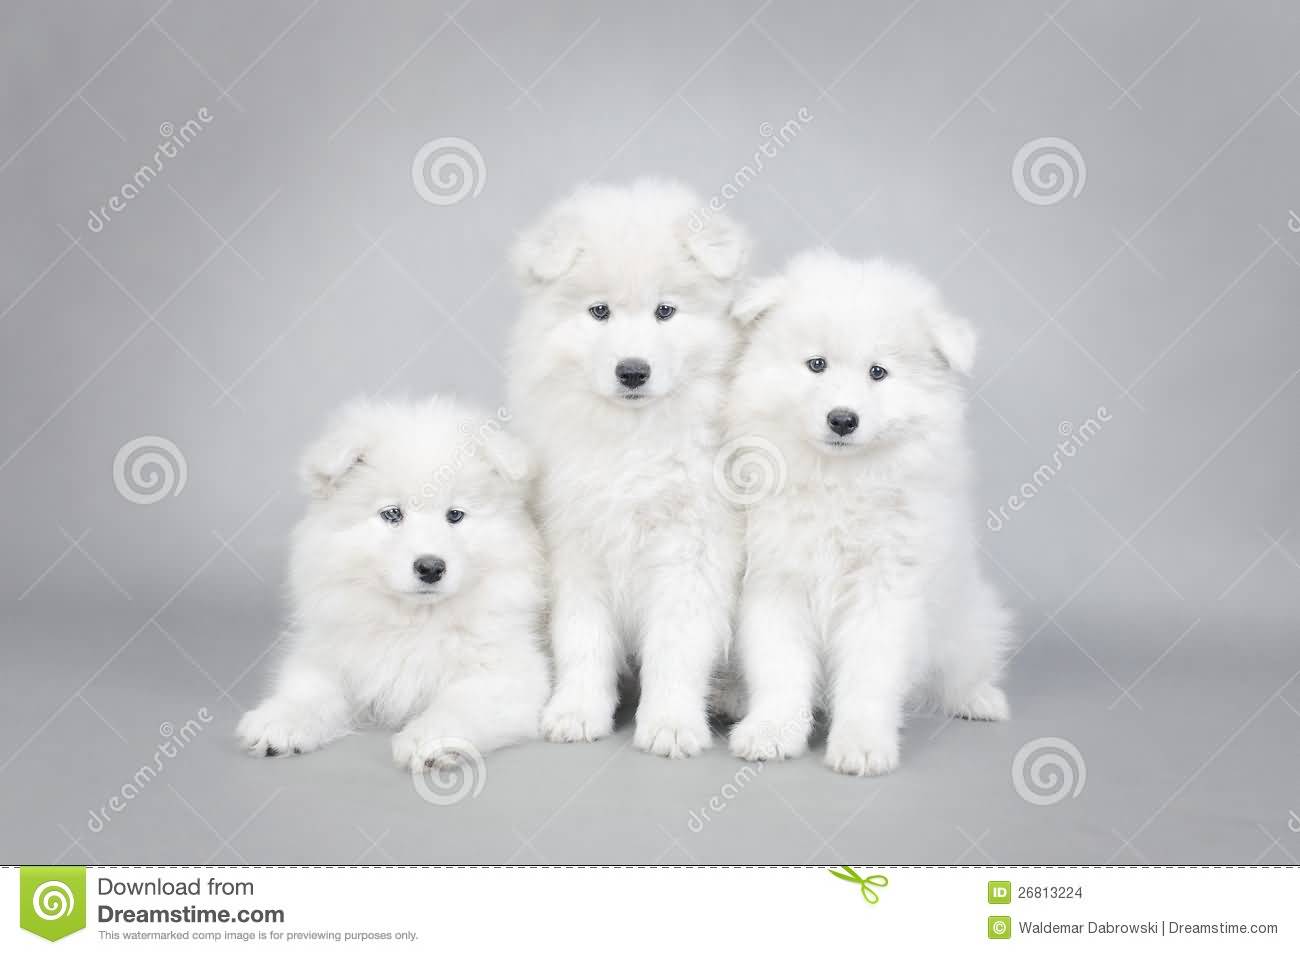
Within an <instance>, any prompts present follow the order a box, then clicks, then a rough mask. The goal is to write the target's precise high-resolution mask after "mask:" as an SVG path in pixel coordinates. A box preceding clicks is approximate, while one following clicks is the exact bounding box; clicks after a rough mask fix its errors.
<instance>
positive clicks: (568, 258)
mask: <svg viewBox="0 0 1300 955" xmlns="http://www.w3.org/2000/svg"><path fill="white" fill-rule="evenodd" d="M581 252H582V240H581V236H580V235H579V229H578V224H577V222H575V221H574V220H573V219H571V218H570V217H568V216H565V215H563V214H560V213H554V212H552V213H549V214H548V215H547V216H546V217H545V218H544V219H543V220H542V221H541V222H539V223H537V224H536V225H535V226H533V227H532V228H530V229H528V230H526V231H525V232H523V233H522V234H521V235H520V236H519V238H518V240H517V241H516V242H515V246H514V249H513V250H512V251H511V254H510V259H511V262H512V263H513V264H514V267H515V273H516V274H517V275H518V276H519V279H520V281H522V282H524V283H525V284H530V285H531V284H534V283H538V284H542V285H545V284H547V283H549V282H554V281H555V280H556V279H558V278H559V277H560V276H562V275H564V274H565V273H566V272H568V271H569V269H571V268H573V263H574V262H576V261H577V260H578V255H579V254H580V253H581Z"/></svg>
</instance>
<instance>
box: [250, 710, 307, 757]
mask: <svg viewBox="0 0 1300 955" xmlns="http://www.w3.org/2000/svg"><path fill="white" fill-rule="evenodd" d="M235 738H236V739H238V740H239V745H240V746H241V747H242V748H243V749H244V750H245V751H246V752H247V753H248V754H249V755H250V756H287V755H289V754H293V755H295V756H298V755H301V754H302V753H310V752H311V751H312V750H314V749H319V748H320V747H321V746H322V745H324V743H325V734H324V733H323V732H322V729H321V726H320V724H319V723H318V722H317V721H314V720H312V719H311V718H310V717H309V716H307V715H306V714H302V713H297V712H295V711H293V710H290V709H282V708H280V707H266V706H259V707H258V708H257V709H255V710H250V711H249V712H247V713H245V714H244V716H243V718H242V719H241V720H240V721H239V725H238V726H237V727H236V728H235Z"/></svg>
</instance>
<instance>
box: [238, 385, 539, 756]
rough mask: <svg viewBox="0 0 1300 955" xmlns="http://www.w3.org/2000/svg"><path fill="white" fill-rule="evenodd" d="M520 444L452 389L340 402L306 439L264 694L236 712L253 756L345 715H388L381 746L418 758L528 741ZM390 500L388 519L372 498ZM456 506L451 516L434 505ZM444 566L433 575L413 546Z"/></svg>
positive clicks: (533, 614)
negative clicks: (428, 578)
mask: <svg viewBox="0 0 1300 955" xmlns="http://www.w3.org/2000/svg"><path fill="white" fill-rule="evenodd" d="M527 470H528V458H527V452H526V451H525V450H524V447H523V445H522V444H520V443H519V442H518V441H517V440H515V439H514V438H511V437H510V436H509V435H507V434H506V433H505V432H504V431H503V430H501V425H500V422H499V421H497V420H496V419H495V418H494V417H492V416H489V415H488V414H486V413H484V412H480V411H477V410H475V409H472V408H469V407H466V406H464V405H461V404H459V403H457V402H454V401H451V400H448V399H444V398H434V399H432V400H429V401H425V402H421V403H419V404H409V405H407V404H401V405H399V404H376V403H371V402H367V401H362V402H358V403H357V404H354V405H352V406H350V407H349V408H347V409H345V410H344V411H343V412H342V413H341V414H339V415H338V417H337V419H336V420H335V421H334V423H333V425H332V426H331V428H330V429H329V431H328V433H327V434H326V435H325V436H324V437H323V438H321V439H320V440H319V441H318V442H317V443H316V444H315V445H314V446H313V447H312V448H310V449H309V450H308V452H307V454H306V457H305V459H304V461H303V477H304V481H305V483H306V485H307V489H308V491H309V493H310V495H311V504H310V506H309V509H308V512H307V515H306V516H305V517H304V518H303V520H302V521H301V523H300V524H299V525H298V527H297V528H296V530H295V531H294V535H293V545H292V554H291V558H290V586H291V591H292V600H293V619H292V624H291V627H290V629H289V632H288V633H287V635H286V636H287V638H288V640H289V650H288V653H287V654H286V655H285V657H284V660H283V662H282V665H281V667H280V670H279V674H278V676H277V678H276V680H275V684H274V689H273V691H272V693H271V696H270V698H269V699H268V700H267V701H266V702H264V703H262V705H261V706H259V707H257V708H256V709H255V710H253V711H252V712H250V713H248V714H246V715H245V716H244V718H243V719H242V720H241V721H240V724H239V727H238V731H237V732H238V736H239V739H240V741H241V742H242V744H243V745H244V747H245V748H246V749H248V750H249V751H250V752H251V753H253V754H254V755H267V756H273V755H280V754H290V753H306V752H309V751H311V750H313V749H316V748H318V747H320V746H322V745H324V744H325V743H327V742H329V741H330V740H332V739H334V738H336V737H338V736H341V735H343V734H344V733H346V732H348V731H349V729H350V728H351V727H352V726H353V725H354V724H355V723H357V722H358V721H361V720H365V721H373V722H377V723H379V724H381V725H385V726H390V727H395V728H396V727H400V728H401V731H400V732H399V733H397V735H396V736H394V737H393V758H394V760H395V761H396V762H397V764H398V765H399V766H401V767H403V768H409V769H410V770H412V771H413V772H418V771H421V770H423V769H424V768H425V766H426V765H442V764H443V763H444V761H452V760H454V759H456V758H457V756H458V754H459V749H458V747H459V746H461V745H463V744H460V743H456V744H449V743H448V741H450V740H458V741H459V740H467V741H468V742H469V743H470V745H471V746H473V747H474V748H475V749H477V750H478V751H479V752H480V753H486V752H488V751H489V750H492V749H495V748H497V747H500V746H505V745H508V744H510V743H514V742H518V741H521V740H525V739H532V738H536V737H537V735H538V716H539V713H540V711H541V707H542V705H543V703H544V702H545V700H546V696H547V694H548V692H549V689H550V679H549V672H548V668H547V662H546V659H545V657H544V655H543V653H542V651H541V649H540V648H539V646H538V628H539V625H540V614H541V612H542V608H543V599H544V593H545V584H544V579H543V577H544V563H543V556H542V550H541V543H540V539H539V537H538V535H537V532H536V529H535V527H534V526H533V523H532V521H531V519H530V517H529V515H528V513H527V508H526V502H525V485H524V482H523V481H522V480H521V479H522V478H525V477H526V476H527ZM390 505H396V506H398V507H400V508H402V510H403V513H404V517H403V519H402V521H401V523H400V524H397V525H392V524H389V523H386V522H385V521H384V520H383V519H382V518H381V517H380V516H379V511H380V510H381V509H383V508H386V507H388V506H390ZM452 508H456V509H459V510H462V511H464V512H465V517H464V519H463V520H462V521H461V522H460V523H458V524H455V525H453V524H450V523H449V522H448V520H447V518H446V514H447V511H448V510H449V509H452ZM426 554H432V555H436V556H439V557H441V558H442V559H443V560H444V561H445V562H446V575H445V576H444V577H443V578H442V579H441V580H439V581H437V582H436V583H434V584H425V583H422V582H421V580H420V579H419V578H418V577H417V576H416V574H415V572H414V569H413V563H414V560H415V558H416V557H417V556H420V555H426Z"/></svg>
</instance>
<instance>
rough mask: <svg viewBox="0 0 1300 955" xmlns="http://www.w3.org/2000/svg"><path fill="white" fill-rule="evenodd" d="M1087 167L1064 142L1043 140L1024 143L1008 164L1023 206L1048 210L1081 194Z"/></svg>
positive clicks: (1071, 147) (1053, 137)
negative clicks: (1026, 204)
mask: <svg viewBox="0 0 1300 955" xmlns="http://www.w3.org/2000/svg"><path fill="white" fill-rule="evenodd" d="M1087 178H1088V167H1087V164H1085V163H1084V161H1083V154H1082V153H1080V152H1079V148H1078V147H1077V146H1075V145H1074V143H1072V142H1070V141H1069V140H1068V139H1058V138H1057V137H1055V136H1045V137H1043V138H1042V139H1035V140H1032V141H1031V142H1027V143H1025V144H1024V145H1023V146H1021V147H1020V151H1019V152H1018V153H1016V158H1015V159H1013V160H1012V161H1011V184H1012V185H1013V186H1015V188H1016V193H1017V194H1018V195H1019V196H1020V198H1021V199H1024V200H1025V202H1031V203H1033V204H1034V205H1036V206H1052V205H1056V203H1058V202H1060V201H1061V200H1063V199H1067V198H1074V197H1075V196H1078V195H1079V193H1081V192H1083V184H1084V182H1086V181H1087Z"/></svg>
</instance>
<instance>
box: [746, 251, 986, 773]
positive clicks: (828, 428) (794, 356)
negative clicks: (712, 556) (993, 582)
mask: <svg viewBox="0 0 1300 955" xmlns="http://www.w3.org/2000/svg"><path fill="white" fill-rule="evenodd" d="M737 317H738V318H740V319H741V320H742V321H744V322H747V323H748V322H752V323H753V324H752V326H751V332H750V340H749V342H748V345H747V347H746V350H745V352H744V354H743V357H742V358H741V360H740V362H739V364H738V367H737V374H736V377H735V381H734V384H733V388H732V391H731V395H730V401H729V426H730V428H731V432H732V435H733V439H734V440H735V441H736V442H737V447H738V448H739V450H738V451H737V452H736V453H737V454H738V455H742V456H743V455H744V454H745V453H746V452H747V451H748V452H749V453H754V454H764V453H765V454H768V455H769V456H771V457H772V458H773V460H771V461H768V462H767V464H768V466H769V469H768V472H767V473H769V474H770V475H772V476H773V478H774V480H773V481H772V486H771V487H770V488H769V490H770V491H771V493H770V494H769V495H768V496H766V497H761V495H759V497H760V498H761V499H760V500H758V501H757V502H756V503H754V504H753V505H752V507H751V508H750V509H749V512H748V529H747V534H746V552H747V557H748V566H747V569H746V573H745V581H744V586H743V590H742V595H741V605H740V617H739V626H738V635H737V641H738V653H739V656H740V661H741V666H742V669H743V672H744V675H745V681H746V684H747V687H748V692H749V698H750V699H749V711H748V715H747V716H746V717H745V719H744V720H742V721H741V722H740V723H739V724H737V725H736V727H735V728H734V730H733V732H732V735H731V749H732V751H733V752H734V753H735V754H736V755H738V756H742V757H744V758H746V759H780V758H783V757H792V756H798V755H800V754H801V753H803V752H804V750H805V749H806V747H807V741H808V734H809V731H810V729H811V721H812V717H811V713H810V706H811V705H812V704H813V703H814V702H815V701H818V695H819V693H818V691H819V689H821V690H824V703H825V705H826V707H827V709H828V711H829V716H830V736H829V738H828V740H827V747H826V762H827V764H828V765H829V766H830V767H831V768H832V769H835V770H837V771H839V772H842V773H851V774H857V775H866V774H875V773H884V772H888V771H889V770H891V769H893V768H895V767H896V766H897V765H898V750H899V731H900V728H901V725H902V720H903V708H904V700H905V697H906V696H907V695H908V693H909V691H911V690H912V689H913V688H914V687H916V686H918V685H923V684H928V686H929V687H930V688H931V689H932V690H933V694H934V697H935V699H936V701H937V702H938V704H939V706H940V707H942V709H943V710H944V711H945V712H947V713H949V714H951V715H953V716H961V717H966V718H969V719H989V720H1001V719H1006V718H1007V716H1008V707H1007V700H1006V697H1005V695H1004V694H1003V692H1002V691H1001V690H1000V689H998V687H997V686H996V685H995V681H996V680H997V678H998V674H999V669H1000V665H1001V659H1002V647H1003V644H1004V642H1005V640H1006V634H1007V625H1008V616H1007V614H1006V612H1005V611H1004V609H1003V607H1002V605H1001V602H1000V601H999V599H998V596H997V595H996V594H995V592H994V591H993V589H992V588H991V587H990V586H989V584H988V583H986V582H985V579H984V578H983V576H982V575H981V572H980V570H979V567H978V561H977V559H976V544H975V540H974V537H973V536H972V533H971V530H972V524H971V516H970V513H969V506H968V501H967V498H968V492H969V488H968V482H969V475H970V464H969V460H968V455H967V449H966V444H965V439H964V424H963V419H964V406H965V397H964V392H963V388H962V380H961V379H962V377H963V376H965V375H967V374H969V372H970V370H971V364H972V362H973V360H974V356H975V333H974V331H973V329H972V328H971V326H970V325H969V324H968V323H967V322H966V321H965V320H963V319H961V318H958V317H956V316H954V315H952V314H951V313H949V312H948V310H947V309H946V308H945V307H944V306H943V304H942V303H941V301H940V299H939V295H938V293H937V291H936V290H935V289H934V287H933V286H931V285H930V284H929V283H928V282H926V281H925V280H924V279H922V278H921V277H919V276H917V275H915V274H914V273H912V272H910V271H907V270H905V269H902V268H899V267H897V266H894V265H890V264H888V263H884V262H879V261H873V262H866V263H860V262H850V261H847V260H845V259H843V258H840V257H839V256H837V255H835V254H833V253H830V252H820V251H819V252H811V253H806V254H804V255H801V256H799V257H798V258H796V259H795V260H794V261H793V262H792V263H791V264H790V265H789V266H788V268H787V269H786V271H785V272H784V274H782V275H779V276H777V277H775V278H771V279H768V280H765V281H763V282H761V283H759V284H757V285H756V286H755V287H754V288H753V289H752V291H750V292H748V293H746V295H745V296H742V299H741V301H740V302H739V303H738V305H737ZM737 462H738V463H739V458H737ZM751 463H753V462H751ZM819 702H820V701H819Z"/></svg>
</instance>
